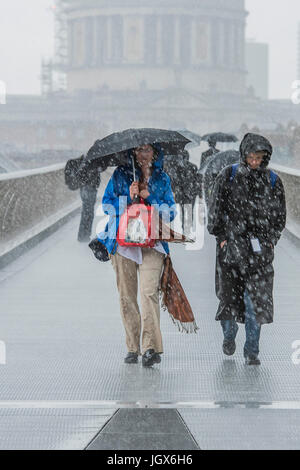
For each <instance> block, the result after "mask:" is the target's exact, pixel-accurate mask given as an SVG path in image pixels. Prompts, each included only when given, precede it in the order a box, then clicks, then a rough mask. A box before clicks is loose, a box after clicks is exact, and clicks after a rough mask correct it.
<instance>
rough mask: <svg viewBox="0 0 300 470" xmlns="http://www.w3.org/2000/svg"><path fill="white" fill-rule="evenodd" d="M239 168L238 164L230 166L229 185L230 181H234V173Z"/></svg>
mask: <svg viewBox="0 0 300 470" xmlns="http://www.w3.org/2000/svg"><path fill="white" fill-rule="evenodd" d="M239 166H240V164H239V163H235V164H234V165H232V167H231V176H230V183H232V181H233V180H234V178H235V175H236V172H237V169H238V167H239Z"/></svg>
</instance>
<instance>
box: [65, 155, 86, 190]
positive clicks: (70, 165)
mask: <svg viewBox="0 0 300 470" xmlns="http://www.w3.org/2000/svg"><path fill="white" fill-rule="evenodd" d="M83 159H84V156H83V155H82V156H81V157H79V158H74V159H72V160H69V161H68V162H67V163H66V166H65V183H66V185H67V186H68V188H69V189H70V190H71V191H76V190H77V189H79V188H81V187H82V186H84V184H85V178H84V174H82V172H79V169H80V167H81V165H82V162H83Z"/></svg>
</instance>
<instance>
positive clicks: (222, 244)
mask: <svg viewBox="0 0 300 470" xmlns="http://www.w3.org/2000/svg"><path fill="white" fill-rule="evenodd" d="M226 243H227V240H224V241H223V242H222V243H221V244H220V246H221V248H223V246H224V245H225V244H226Z"/></svg>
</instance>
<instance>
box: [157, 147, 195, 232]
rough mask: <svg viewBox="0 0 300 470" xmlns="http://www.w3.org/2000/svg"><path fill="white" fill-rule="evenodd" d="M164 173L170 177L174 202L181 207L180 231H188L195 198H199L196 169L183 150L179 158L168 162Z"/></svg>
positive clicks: (191, 221)
mask: <svg viewBox="0 0 300 470" xmlns="http://www.w3.org/2000/svg"><path fill="white" fill-rule="evenodd" d="M164 171H165V172H166V173H167V174H168V175H169V176H170V179H171V186H172V191H173V193H174V195H175V201H176V203H177V204H180V207H181V223H182V230H183V231H184V230H187V231H189V230H190V229H191V228H192V225H193V213H194V206H195V202H196V197H197V196H198V195H199V196H200V197H201V180H200V175H199V173H198V168H197V166H196V165H194V164H193V163H191V162H190V161H189V153H188V152H187V151H186V150H185V151H183V152H182V154H181V155H180V157H177V158H174V159H173V160H169V161H168V163H166V164H165V165H164Z"/></svg>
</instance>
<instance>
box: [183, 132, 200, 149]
mask: <svg viewBox="0 0 300 470" xmlns="http://www.w3.org/2000/svg"><path fill="white" fill-rule="evenodd" d="M178 132H179V133H180V134H181V135H183V136H184V137H186V138H187V139H189V140H190V141H191V142H190V143H189V144H188V146H187V149H189V148H194V147H199V145H201V135H199V134H195V132H191V131H189V130H188V129H180V130H179V131H178Z"/></svg>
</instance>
